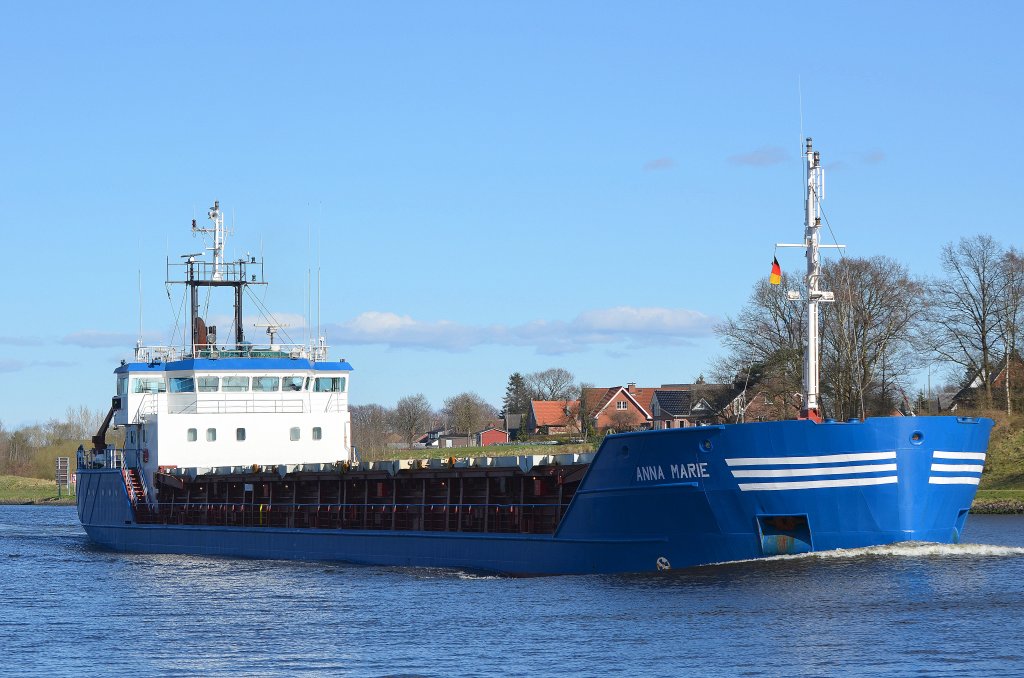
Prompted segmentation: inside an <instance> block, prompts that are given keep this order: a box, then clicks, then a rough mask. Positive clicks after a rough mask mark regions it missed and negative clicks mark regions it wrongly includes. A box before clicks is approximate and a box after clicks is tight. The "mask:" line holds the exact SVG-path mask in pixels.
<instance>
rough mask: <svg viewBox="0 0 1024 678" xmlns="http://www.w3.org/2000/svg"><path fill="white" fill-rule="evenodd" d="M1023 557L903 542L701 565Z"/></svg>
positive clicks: (1000, 550) (984, 548) (1000, 549)
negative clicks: (799, 561)
mask: <svg viewBox="0 0 1024 678" xmlns="http://www.w3.org/2000/svg"><path fill="white" fill-rule="evenodd" d="M1022 556H1024V547H1019V546H995V545H989V544H936V543H932V542H921V541H906V542H900V543H898V544H884V545H882V546H865V547H863V548H856V549H836V550H834V551H813V552H811V553H798V554H793V555H782V556H767V557H765V558H752V559H750V560H733V561H729V562H727V563H715V564H713V565H705V566H704V567H717V566H720V565H731V564H734V563H764V562H769V563H770V562H779V561H790V560H815V559H817V560H856V559H868V558H950V557H953V558H1019V557H1022Z"/></svg>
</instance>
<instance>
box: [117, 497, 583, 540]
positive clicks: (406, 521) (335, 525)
mask: <svg viewBox="0 0 1024 678" xmlns="http://www.w3.org/2000/svg"><path fill="white" fill-rule="evenodd" d="M563 510H564V507H562V506H560V505H559V504H470V503H466V504H445V503H440V504H438V503H434V504H429V503H426V504H340V503H339V504H257V503H227V502H224V503H219V502H203V503H189V504H183V503H174V502H161V503H155V504H152V505H149V506H146V505H139V506H138V507H137V508H136V520H137V522H139V523H141V524H165V525H206V526H226V527H283V528H308V529H318V530H389V531H426V532H496V533H513V534H514V533H527V534H552V533H554V531H555V528H556V527H557V526H558V521H559V520H561V517H562V512H563Z"/></svg>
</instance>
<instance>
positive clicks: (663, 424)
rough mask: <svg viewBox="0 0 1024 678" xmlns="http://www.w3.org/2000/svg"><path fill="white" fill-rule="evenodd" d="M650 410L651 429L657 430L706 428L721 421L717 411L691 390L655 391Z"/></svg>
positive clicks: (706, 400) (704, 398) (705, 399)
mask: <svg viewBox="0 0 1024 678" xmlns="http://www.w3.org/2000/svg"><path fill="white" fill-rule="evenodd" d="M651 410H652V411H651V415H652V416H653V420H652V427H653V428H657V429H664V428H685V427H687V426H706V425H708V424H717V423H720V420H721V413H720V411H719V409H718V408H716V407H715V406H714V405H712V404H711V402H709V401H708V399H707V398H706V397H704V396H702V395H701V394H700V392H699V391H698V392H696V393H695V392H694V391H693V390H686V391H684V390H673V391H669V390H664V391H660V390H659V391H655V392H654V397H653V398H652V399H651Z"/></svg>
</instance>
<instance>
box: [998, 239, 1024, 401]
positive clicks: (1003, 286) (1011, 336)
mask: <svg viewBox="0 0 1024 678" xmlns="http://www.w3.org/2000/svg"><path fill="white" fill-rule="evenodd" d="M999 278H1000V295H999V296H1000V298H1001V299H1002V303H1001V304H1000V305H999V310H998V311H997V313H996V317H997V319H998V322H999V331H1000V334H1001V336H1002V342H1003V370H1004V375H1005V383H1004V384H1003V385H1004V387H1005V389H1006V414H1008V415H1012V414H1013V398H1012V394H1013V389H1014V388H1017V387H1016V386H1015V385H1012V384H1011V376H1012V372H1011V369H1010V367H1011V359H1012V357H1013V356H1018V357H1019V356H1020V345H1019V342H1020V331H1021V326H1022V325H1024V255H1022V254H1021V253H1020V252H1019V251H1018V250H1017V249H1016V248H1014V247H1011V248H1010V249H1009V250H1007V251H1006V252H1005V253H1004V254H1003V258H1002V261H1000V262H999Z"/></svg>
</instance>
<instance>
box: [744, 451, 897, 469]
mask: <svg viewBox="0 0 1024 678" xmlns="http://www.w3.org/2000/svg"><path fill="white" fill-rule="evenodd" d="M895 458H896V452H895V451H892V452H859V453H856V454H825V455H820V456H816V457H740V458H738V459H726V460H725V463H726V464H728V465H729V466H761V465H762V464H764V465H768V464H771V465H777V466H795V465H798V464H833V463H840V462H851V461H878V460H880V459H895Z"/></svg>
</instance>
